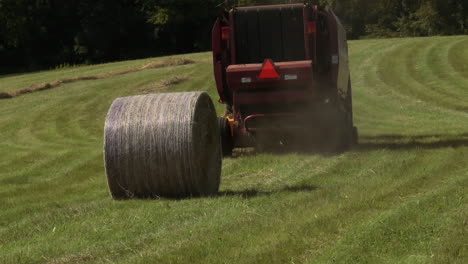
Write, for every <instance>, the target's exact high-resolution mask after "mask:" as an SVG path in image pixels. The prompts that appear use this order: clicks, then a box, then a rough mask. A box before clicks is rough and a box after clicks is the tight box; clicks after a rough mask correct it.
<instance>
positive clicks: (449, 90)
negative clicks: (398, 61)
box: [408, 39, 460, 105]
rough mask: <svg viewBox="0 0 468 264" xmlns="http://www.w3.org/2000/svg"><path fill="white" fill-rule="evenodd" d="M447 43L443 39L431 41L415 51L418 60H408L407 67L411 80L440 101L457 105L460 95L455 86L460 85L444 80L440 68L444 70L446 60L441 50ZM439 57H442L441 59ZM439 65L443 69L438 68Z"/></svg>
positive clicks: (414, 58)
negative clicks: (415, 81)
mask: <svg viewBox="0 0 468 264" xmlns="http://www.w3.org/2000/svg"><path fill="white" fill-rule="evenodd" d="M448 43H449V42H448V41H447V40H444V39H436V40H434V41H432V42H431V43H430V44H428V45H426V46H425V47H424V48H422V49H420V50H418V51H417V53H418V56H419V58H416V57H412V58H409V59H408V65H409V68H410V70H411V76H412V77H413V79H415V80H417V81H418V82H419V83H421V85H422V86H424V87H426V88H427V89H428V90H430V91H431V92H433V93H434V94H435V95H438V96H439V99H440V100H443V101H445V102H446V103H448V104H450V105H457V104H459V103H460V101H459V100H457V99H455V98H458V96H459V95H460V94H458V93H457V86H459V85H460V82H459V80H458V82H457V83H458V85H454V84H453V83H451V82H450V81H449V80H446V78H445V76H444V75H445V72H444V71H443V70H442V68H444V69H446V64H447V59H446V57H445V58H444V57H443V50H444V48H445V47H447V44H448ZM440 55H442V58H441V56H440ZM435 65H437V68H435V69H434V66H435ZM439 65H443V66H445V67H439Z"/></svg>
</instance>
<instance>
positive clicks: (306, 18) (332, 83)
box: [212, 4, 357, 155]
mask: <svg viewBox="0 0 468 264" xmlns="http://www.w3.org/2000/svg"><path fill="white" fill-rule="evenodd" d="M212 43H213V64H214V74H215V79H216V87H217V90H218V93H219V97H220V99H219V102H220V103H224V104H226V115H225V118H224V119H220V120H219V123H220V128H221V133H222V134H221V137H222V139H223V153H224V154H225V155H229V154H230V153H231V151H232V148H242V147H249V146H256V147H265V146H278V145H295V146H307V147H312V148H313V147H314V146H315V147H318V146H319V144H315V145H314V143H317V142H321V143H323V144H320V145H321V146H320V147H325V148H326V149H329V150H332V151H335V150H336V151H340V150H345V149H347V148H349V147H350V145H351V144H352V143H353V141H355V140H356V138H357V135H356V134H357V131H356V129H355V128H354V126H353V114H352V113H353V112H352V97H351V81H350V74H349V67H348V45H347V40H346V32H345V30H344V28H343V26H342V25H341V23H340V21H339V19H338V18H337V17H336V16H335V14H334V13H333V11H332V10H331V9H329V8H321V7H318V6H314V5H310V4H288V5H274V6H257V7H234V8H232V9H231V10H229V11H226V12H224V13H223V15H222V16H221V17H220V18H219V19H218V20H217V21H216V23H215V25H214V28H213V32H212ZM310 143H312V144H310Z"/></svg>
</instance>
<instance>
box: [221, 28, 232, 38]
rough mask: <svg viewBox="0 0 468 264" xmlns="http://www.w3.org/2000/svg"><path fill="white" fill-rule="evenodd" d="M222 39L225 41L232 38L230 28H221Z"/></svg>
mask: <svg viewBox="0 0 468 264" xmlns="http://www.w3.org/2000/svg"><path fill="white" fill-rule="evenodd" d="M221 38H222V39H223V40H229V39H230V38H231V28H230V27H222V28H221Z"/></svg>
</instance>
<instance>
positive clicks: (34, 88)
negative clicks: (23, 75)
mask: <svg viewBox="0 0 468 264" xmlns="http://www.w3.org/2000/svg"><path fill="white" fill-rule="evenodd" d="M192 63H195V61H193V60H191V59H185V58H177V59H175V58H171V59H168V60H165V61H155V62H150V63H148V64H146V65H145V66H143V67H140V68H130V69H126V70H120V71H115V72H110V73H104V74H100V75H93V76H81V77H75V78H66V79H62V80H57V81H54V82H49V83H44V84H39V85H37V84H34V85H31V86H28V87H26V88H21V89H18V90H13V91H7V92H0V99H11V98H14V97H17V96H20V95H24V94H29V93H34V92H39V91H44V90H49V89H52V88H57V87H59V86H61V85H63V84H68V83H74V82H79V81H89V80H100V79H106V78H110V77H114V76H119V75H124V74H128V73H133V72H138V71H144V70H150V69H157V68H164V67H173V66H179V65H187V64H192Z"/></svg>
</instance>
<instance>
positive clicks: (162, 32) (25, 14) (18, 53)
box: [0, 0, 468, 73]
mask: <svg viewBox="0 0 468 264" xmlns="http://www.w3.org/2000/svg"><path fill="white" fill-rule="evenodd" d="M228 2H229V3H228ZM293 2H303V1H290V0H289V1H288V0H271V1H265V0H238V1H222V0H203V1H195V0H67V1H61V0H0V73H2V72H3V73H5V72H14V71H28V70H37V69H43V68H50V67H56V66H57V65H63V64H65V65H66V64H82V63H100V62H107V61H116V60H127V59H134V58H142V57H148V56H159V55H164V54H178V53H187V52H196V51H205V50H209V49H210V30H211V26H212V23H213V21H214V19H215V18H216V16H217V15H218V14H219V12H220V10H221V9H222V8H223V6H226V5H231V4H236V5H240V6H243V5H256V4H279V3H293ZM312 2H316V3H317V4H320V5H329V6H331V7H332V8H333V9H334V10H335V12H336V13H337V14H338V16H339V17H340V18H341V19H342V22H343V23H344V24H345V26H346V29H347V31H348V38H350V39H359V38H365V37H367V38H368V37H413V36H432V35H456V34H467V33H468V16H467V12H468V1H464V0H380V1H374V0H316V1H312ZM226 3H228V4H226Z"/></svg>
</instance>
